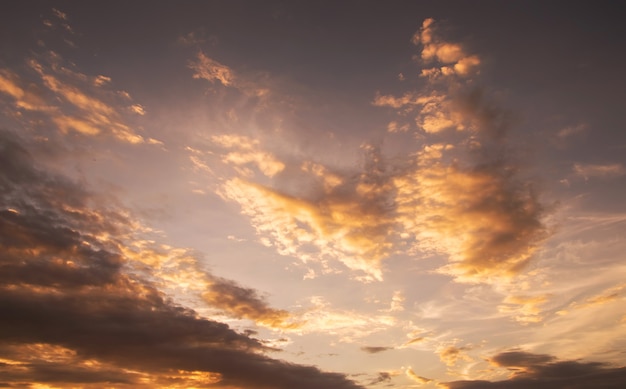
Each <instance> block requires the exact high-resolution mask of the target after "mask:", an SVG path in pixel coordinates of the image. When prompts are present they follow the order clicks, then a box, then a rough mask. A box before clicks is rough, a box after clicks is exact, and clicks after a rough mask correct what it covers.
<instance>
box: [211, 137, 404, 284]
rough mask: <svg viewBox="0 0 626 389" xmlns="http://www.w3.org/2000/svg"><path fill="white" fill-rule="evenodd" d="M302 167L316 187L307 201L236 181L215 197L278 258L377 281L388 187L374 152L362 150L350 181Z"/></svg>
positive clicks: (386, 229) (385, 238)
mask: <svg viewBox="0 0 626 389" xmlns="http://www.w3.org/2000/svg"><path fill="white" fill-rule="evenodd" d="M303 166H304V169H303V170H304V171H305V172H308V173H310V175H309V177H306V178H308V179H309V180H311V181H312V182H313V183H317V185H319V190H314V191H312V192H310V193H311V194H310V198H305V197H300V196H294V195H290V194H288V193H285V192H283V191H280V190H277V189H274V188H272V187H269V186H265V185H261V184H258V183H255V182H252V181H249V180H247V179H242V178H233V179H230V180H228V181H227V182H226V183H225V184H224V185H223V186H222V188H221V189H220V194H221V195H222V197H223V198H225V199H228V200H233V201H236V202H237V203H239V204H240V205H241V208H242V213H244V214H246V215H248V216H250V217H251V220H252V224H253V225H254V227H255V228H256V229H257V232H258V233H259V235H261V236H264V237H266V239H269V241H268V244H269V245H272V246H274V247H276V248H277V250H278V251H279V253H281V254H283V255H293V256H296V257H298V258H300V259H302V260H303V261H305V262H307V261H322V262H323V261H326V260H331V259H332V260H336V261H340V262H342V263H343V264H344V265H345V266H347V267H348V268H350V269H352V270H355V271H361V272H363V273H364V274H365V276H364V277H365V279H381V277H382V274H381V269H380V262H381V260H382V259H383V258H384V257H385V256H386V255H388V253H389V252H390V249H391V246H392V245H391V242H390V241H389V238H390V236H391V235H390V234H391V232H392V224H393V220H392V218H391V212H393V211H392V207H393V204H392V202H393V193H392V192H393V186H392V185H391V183H390V182H389V180H388V179H387V178H386V175H385V173H384V169H385V167H384V164H383V161H382V160H381V158H380V156H379V151H378V150H377V149H376V148H372V147H370V146H365V147H364V166H363V168H364V169H363V171H362V172H361V173H360V174H357V175H353V176H342V175H339V174H335V173H331V172H329V171H328V170H327V169H326V168H324V167H322V166H319V165H316V164H310V163H306V162H305V163H304V164H303ZM301 172H302V170H301ZM302 179H303V176H302V173H300V174H299V176H298V180H302ZM311 249H314V250H315V253H312V252H311Z"/></svg>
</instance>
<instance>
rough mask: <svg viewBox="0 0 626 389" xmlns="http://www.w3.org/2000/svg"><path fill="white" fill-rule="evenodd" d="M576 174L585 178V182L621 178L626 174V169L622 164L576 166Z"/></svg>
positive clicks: (579, 164)
mask: <svg viewBox="0 0 626 389" xmlns="http://www.w3.org/2000/svg"><path fill="white" fill-rule="evenodd" d="M573 171H574V174H576V175H577V176H580V177H583V178H584V179H585V180H588V179H589V178H610V177H619V176H623V175H624V174H626V168H624V165H622V164H620V163H613V164H605V165H599V164H581V163H577V164H574V167H573Z"/></svg>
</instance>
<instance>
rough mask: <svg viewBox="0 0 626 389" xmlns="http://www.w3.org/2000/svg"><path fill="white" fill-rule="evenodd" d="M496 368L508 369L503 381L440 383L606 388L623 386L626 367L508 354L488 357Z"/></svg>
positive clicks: (453, 386) (451, 385)
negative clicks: (507, 375) (507, 374)
mask: <svg viewBox="0 0 626 389" xmlns="http://www.w3.org/2000/svg"><path fill="white" fill-rule="evenodd" d="M489 361H490V363H491V364H492V365H494V366H495V367H499V368H506V369H508V370H510V371H511V372H512V373H511V377H510V378H509V379H507V380H505V381H455V382H448V383H443V384H442V385H443V387H445V388H448V389H478V388H494V389H518V388H519V389H521V388H530V387H532V388H539V389H543V388H545V389H548V388H572V389H583V388H606V389H617V388H623V387H624V386H625V385H626V367H612V366H609V365H606V364H603V363H598V362H582V361H560V360H557V359H556V358H555V357H553V356H551V355H545V354H532V353H528V352H524V351H507V352H503V353H500V354H498V355H495V356H494V357H492V358H490V360H489Z"/></svg>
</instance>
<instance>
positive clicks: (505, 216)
mask: <svg viewBox="0 0 626 389" xmlns="http://www.w3.org/2000/svg"><path fill="white" fill-rule="evenodd" d="M449 150H454V148H451V147H449V146H448V145H441V144H439V145H438V144H435V145H432V146H426V147H425V148H424V150H423V151H422V152H420V153H419V154H417V156H416V161H415V169H414V170H413V171H412V172H411V173H410V174H408V175H406V176H405V177H398V178H396V179H395V185H396V187H397V191H398V198H397V202H398V214H399V215H401V216H400V217H401V221H402V223H403V226H404V229H405V231H406V233H407V234H411V235H413V236H415V238H416V244H415V245H416V246H415V247H416V249H418V250H422V251H434V252H440V253H447V254H448V255H449V258H450V261H451V263H450V264H449V265H447V266H445V267H444V268H442V269H441V271H442V272H443V273H446V274H450V275H452V276H454V277H455V278H456V279H457V280H459V281H467V282H474V281H479V282H481V281H487V280H489V279H490V278H492V277H495V278H501V277H507V276H510V275H514V274H516V273H518V272H519V271H521V270H522V269H523V267H524V266H525V265H526V264H527V263H528V261H529V260H530V258H531V256H532V254H533V253H534V251H535V250H536V249H537V247H538V246H537V245H538V243H539V242H540V241H541V239H542V238H543V236H544V233H545V232H544V227H543V225H542V223H541V217H542V213H543V209H542V207H541V205H540V204H539V202H538V200H537V198H536V195H535V194H534V193H533V190H532V187H529V186H526V185H525V184H523V183H519V182H516V181H517V180H516V179H515V177H514V168H513V166H507V163H506V162H504V161H498V160H495V161H493V162H491V163H486V164H479V165H475V166H467V167H463V166H462V165H460V163H458V162H456V163H451V164H448V163H446V162H445V157H446V155H445V154H446V153H447V152H448V151H449Z"/></svg>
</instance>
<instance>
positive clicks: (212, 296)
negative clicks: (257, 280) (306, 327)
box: [202, 277, 301, 329]
mask: <svg viewBox="0 0 626 389" xmlns="http://www.w3.org/2000/svg"><path fill="white" fill-rule="evenodd" d="M202 297H203V298H204V300H205V301H206V302H207V303H208V304H209V305H211V306H213V307H216V308H219V309H221V310H223V311H225V312H226V313H228V314H229V315H230V316H234V317H236V318H243V319H250V320H254V321H255V322H256V323H258V324H261V325H265V326H268V327H271V328H283V329H294V328H298V327H300V326H301V323H296V322H293V320H289V319H292V318H291V315H290V314H289V312H287V311H284V310H278V309H274V308H271V307H270V306H269V305H268V304H267V302H265V301H264V300H263V299H262V298H261V297H260V296H259V295H258V292H257V291H256V290H254V289H250V288H244V287H242V286H239V285H237V284H236V283H235V282H233V281H230V280H225V279H223V278H217V277H213V278H212V279H211V283H210V285H209V291H208V292H205V293H204V294H203V295H202Z"/></svg>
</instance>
